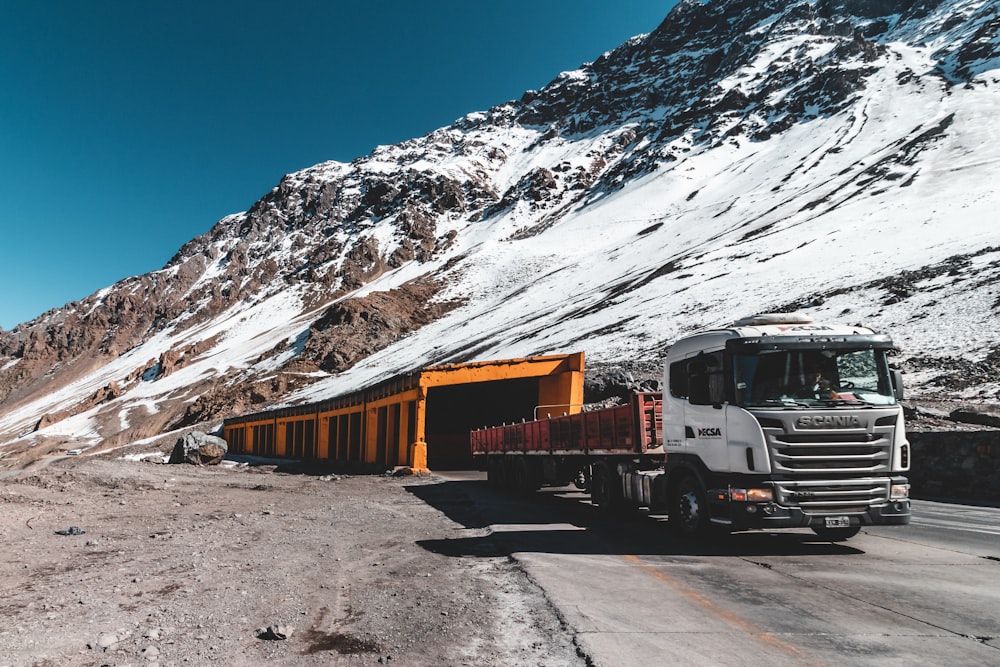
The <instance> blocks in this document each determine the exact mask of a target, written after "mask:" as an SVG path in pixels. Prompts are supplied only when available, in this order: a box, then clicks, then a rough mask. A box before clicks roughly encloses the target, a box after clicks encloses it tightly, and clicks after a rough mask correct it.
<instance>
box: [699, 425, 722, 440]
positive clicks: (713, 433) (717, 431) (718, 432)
mask: <svg viewBox="0 0 1000 667" xmlns="http://www.w3.org/2000/svg"><path fill="white" fill-rule="evenodd" d="M698 437H699V438H721V437H722V429H721V428H719V427H717V426H716V427H712V428H700V429H698Z"/></svg>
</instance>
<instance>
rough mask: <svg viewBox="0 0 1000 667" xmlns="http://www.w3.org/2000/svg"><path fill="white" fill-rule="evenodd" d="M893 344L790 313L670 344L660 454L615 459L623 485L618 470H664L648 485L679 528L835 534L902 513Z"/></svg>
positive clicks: (898, 518)
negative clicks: (626, 461)
mask: <svg viewBox="0 0 1000 667" xmlns="http://www.w3.org/2000/svg"><path fill="white" fill-rule="evenodd" d="M893 348H894V346H893V343H892V341H891V340H890V338H889V337H888V336H887V335H884V334H879V333H876V332H874V331H872V330H871V329H868V328H864V327H859V326H842V325H832V324H821V323H814V322H812V321H811V320H810V319H809V318H808V317H806V316H804V315H802V314H797V313H796V314H767V315H757V316H753V317H748V318H744V319H742V320H739V321H737V322H735V323H734V324H733V325H732V326H730V327H727V328H724V329H718V330H712V331H706V332H702V333H697V334H693V335H691V336H688V337H686V338H683V339H681V340H679V341H677V342H676V343H675V344H674V345H673V347H671V348H670V350H669V352H668V354H667V357H666V361H665V369H664V373H665V377H664V384H663V407H662V433H663V453H664V454H665V461H664V465H663V467H662V468H660V469H659V470H657V471H655V472H654V471H652V470H647V471H626V470H622V473H624V474H625V477H626V479H625V480H624V482H625V483H624V485H623V486H624V489H623V490H624V495H625V496H626V497H629V496H632V495H633V494H632V493H630V489H631V488H633V485H634V484H635V483H634V482H632V481H631V480H629V479H628V478H629V477H635V476H636V475H644V476H645V475H650V474H655V475H656V476H657V477H659V476H660V475H663V477H660V478H659V479H657V480H656V483H655V486H660V487H661V488H662V492H661V493H662V495H663V496H664V497H665V499H666V501H667V503H668V504H669V512H670V519H671V523H672V524H674V523H675V522H676V525H679V527H680V528H681V530H683V531H685V532H692V533H693V532H700V531H702V530H704V529H706V528H707V527H708V526H710V525H712V524H715V525H718V526H723V527H726V528H728V529H730V530H740V529H747V528H790V527H809V528H811V529H813V531H815V532H816V533H817V534H818V535H820V536H821V537H824V538H828V539H832V540H839V539H847V538H849V537H851V536H853V535H854V534H856V533H857V532H858V531H859V530H860V529H861V527H863V526H868V525H888V524H906V523H909V520H910V501H909V484H908V481H907V478H906V477H905V473H906V472H907V471H908V470H909V467H910V446H909V443H908V442H907V440H906V432H905V430H904V427H903V411H902V408H901V406H900V405H899V402H898V401H899V399H901V398H902V384H901V376H900V374H899V373H898V372H897V371H893V370H891V369H890V367H889V363H888V359H887V354H888V352H889V351H890V350H892V349H893ZM664 485H665V488H664ZM650 487H651V485H650V484H649V483H647V485H646V488H650ZM637 488H642V483H641V481H640V482H639V483H638V487H637ZM657 495H661V494H659V493H658V494H657ZM629 499H630V500H633V501H637V500H640V499H637V498H629Z"/></svg>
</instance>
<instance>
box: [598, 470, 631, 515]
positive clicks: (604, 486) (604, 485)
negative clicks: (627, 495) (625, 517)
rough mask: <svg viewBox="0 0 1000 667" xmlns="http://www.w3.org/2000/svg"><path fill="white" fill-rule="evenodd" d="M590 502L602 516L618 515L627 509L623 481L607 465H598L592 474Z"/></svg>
mask: <svg viewBox="0 0 1000 667" xmlns="http://www.w3.org/2000/svg"><path fill="white" fill-rule="evenodd" d="M590 502H592V503H593V504H594V505H597V508H598V509H599V510H600V511H601V513H602V514H617V513H619V512H621V511H622V510H623V509H624V507H625V499H624V498H623V497H622V485H621V479H620V478H619V477H618V475H617V474H616V473H615V472H614V471H613V470H612V469H611V468H610V467H609V466H608V465H606V464H604V463H597V464H595V465H594V466H593V468H592V469H591V473H590Z"/></svg>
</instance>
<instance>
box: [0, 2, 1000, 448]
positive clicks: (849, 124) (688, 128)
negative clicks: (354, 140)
mask: <svg viewBox="0 0 1000 667" xmlns="http://www.w3.org/2000/svg"><path fill="white" fill-rule="evenodd" d="M998 25H1000V19H998V7H997V3H996V2H982V1H974V0H951V1H940V2H913V1H906V0H871V1H867V2H866V1H864V0H850V1H841V2H826V1H817V2H797V3H784V2H776V1H768V2H762V3H761V2H748V1H746V0H728V1H723V2H709V3H707V4H702V3H699V2H696V1H693V0H684V1H683V2H681V3H680V4H678V5H677V6H676V7H675V8H674V9H673V10H672V11H671V12H670V14H669V15H668V16H667V18H666V19H665V20H664V22H663V23H661V24H660V26H658V27H657V28H656V29H654V30H653V31H652V32H651V33H649V34H647V35H643V36H638V37H635V38H632V39H631V40H628V41H627V42H626V43H625V44H623V45H622V46H621V47H619V48H617V49H614V50H612V51H609V52H607V53H605V54H603V55H602V56H600V57H599V58H598V59H596V60H595V61H594V62H593V63H588V64H585V65H583V66H582V67H581V68H579V69H578V70H574V71H571V72H564V73H561V74H559V75H558V76H557V77H555V78H554V79H553V81H552V82H551V83H550V84H548V85H547V86H545V87H544V88H543V89H541V90H539V91H528V92H526V93H525V94H524V95H523V96H522V97H521V99H519V100H516V101H511V102H507V103H504V104H501V105H497V106H495V107H493V108H491V109H489V110H486V111H481V112H473V113H470V114H468V115H466V116H464V117H463V118H460V119H458V120H457V121H456V122H455V123H454V124H453V125H451V126H448V127H445V128H441V129H439V130H435V131H434V132H431V133H429V134H427V135H425V136H424V137H420V138H416V139H412V140H408V141H404V142H401V143H399V144H395V145H393V146H379V147H377V148H376V149H375V150H373V151H372V153H370V154H369V155H367V156H364V157H359V158H357V159H355V160H353V161H352V162H350V163H341V162H325V163H321V164H319V165H316V166H313V167H310V168H308V169H304V170H301V171H299V172H295V173H293V174H289V175H286V176H285V177H283V178H282V179H281V181H280V182H279V183H278V185H277V186H276V187H275V188H274V189H272V190H271V192H269V193H267V194H266V195H265V196H264V197H262V198H261V199H260V200H258V202H256V203H255V204H254V205H253V206H252V207H251V208H250V209H249V210H247V211H245V212H243V213H238V214H233V215H230V216H226V217H224V218H223V219H222V220H220V221H219V222H218V223H217V224H216V225H215V226H214V227H213V228H212V229H211V230H209V231H208V232H207V233H206V234H203V235H201V236H198V237H196V238H195V239H192V240H191V241H190V242H188V243H187V244H185V245H184V246H182V248H180V249H179V250H178V252H177V253H176V254H175V256H174V257H173V258H172V259H171V260H170V261H169V262H168V263H167V264H166V265H165V266H164V268H163V269H160V270H159V271H154V272H151V273H149V274H145V275H143V276H135V277H132V278H127V279H125V280H123V281H120V282H119V283H116V284H115V285H113V286H110V287H108V288H105V289H104V290H100V291H99V292H97V293H95V294H94V295H91V296H90V297H87V298H86V299H83V300H81V301H79V302H74V303H71V304H67V306H65V307H64V308H62V309H56V310H54V311H50V312H49V313H46V314H44V315H42V316H41V317H39V318H37V319H36V320H34V321H32V322H30V323H25V324H23V325H19V326H18V327H15V329H13V330H12V331H5V332H0V443H6V445H4V446H6V447H7V448H9V449H10V450H11V451H13V450H20V449H25V448H37V449H39V450H44V449H45V448H52V447H58V446H61V445H62V444H63V443H65V442H79V441H84V442H88V443H94V444H96V443H102V445H103V446H119V445H124V444H127V443H129V442H134V441H137V440H142V439H143V438H150V437H156V436H158V435H160V434H163V433H170V432H173V431H174V430H176V429H179V428H185V427H188V426H191V425H194V424H204V423H211V422H212V421H213V420H216V421H217V420H219V419H220V418H221V417H224V416H226V415H228V414H232V413H235V412H245V411H250V410H255V409H260V408H262V407H265V406H268V405H271V404H274V403H276V402H301V401H307V400H313V399H315V398H317V397H322V396H330V395H335V394H337V393H343V392H344V391H348V390H350V389H352V388H357V387H358V386H360V385H363V384H365V383H368V382H371V381H375V380H377V379H380V378H384V377H387V376H390V375H392V374H393V373H399V372H405V371H408V370H412V369H413V368H415V367H418V366H421V365H427V364H431V363H447V362H452V361H467V360H471V359H473V358H480V357H483V358H486V357H493V358H496V357H497V356H525V355H529V354H537V353H544V352H552V351H565V350H567V349H570V348H574V347H580V348H583V349H586V351H587V353H588V356H589V357H590V358H591V359H593V360H594V361H596V362H599V363H610V362H613V361H615V360H616V359H618V360H621V361H623V362H624V361H641V362H643V363H647V362H652V361H655V359H656V358H658V356H659V355H660V354H662V350H663V349H665V346H667V345H669V343H670V341H671V340H673V339H675V338H676V337H677V336H678V335H682V334H683V333H686V332H688V331H691V330H694V329H696V328H699V327H702V326H715V325H720V324H723V323H724V322H725V321H727V320H731V319H735V317H737V316H741V315H745V314H747V312H744V311H749V310H767V309H774V308H778V307H784V306H789V307H791V306H797V307H798V306H806V307H807V308H809V309H810V310H812V311H814V313H815V314H816V315H817V316H819V317H834V318H844V317H850V318H856V317H861V316H863V317H864V319H865V321H866V323H867V322H870V323H872V324H873V325H875V326H879V327H882V328H886V329H888V330H889V331H890V333H893V334H896V335H897V336H898V337H899V340H900V342H901V344H902V345H903V347H904V354H903V357H902V359H901V361H902V362H904V363H905V362H906V361H907V359H908V358H909V357H913V358H924V357H927V356H928V355H924V354H917V353H909V354H908V353H907V352H906V349H907V348H908V347H915V348H916V349H917V350H920V349H922V348H925V347H927V346H928V344H936V342H937V340H938V338H940V337H941V334H940V333H938V332H935V331H934V330H933V328H932V327H928V326H927V321H928V318H930V320H938V321H939V323H947V322H952V328H954V329H955V330H956V333H957V334H958V335H961V336H962V337H963V338H962V340H963V343H962V344H961V345H958V346H956V345H955V344H954V342H949V343H948V344H947V345H944V346H943V348H942V349H941V350H940V352H941V353H942V354H941V355H940V358H941V359H946V358H949V357H955V356H956V355H957V356H959V357H963V358H969V359H987V358H992V357H990V355H992V354H994V353H995V352H996V348H995V346H992V347H991V345H992V343H991V340H990V339H989V336H988V335H986V326H985V324H984V323H985V322H988V321H989V320H990V318H991V317H995V310H996V308H997V305H996V302H1000V297H997V296H996V288H995V279H996V276H997V275H998V273H1000V268H998V265H997V262H996V256H997V255H998V254H1000V253H998V251H997V250H996V249H995V246H996V234H995V232H993V228H992V227H991V225H990V222H989V221H990V218H989V217H988V216H989V214H990V210H991V206H992V204H995V202H996V201H997V199H998V197H997V192H996V188H995V185H993V183H992V180H993V179H992V178H991V174H992V171H991V166H992V165H995V164H996V163H997V161H998V160H1000V155H998V151H997V149H994V148H993V147H992V144H991V142H990V141H989V140H990V139H992V138H994V136H993V134H992V133H991V130H990V129H989V119H990V117H991V116H992V117H995V115H994V114H995V112H996V111H998V110H1000V109H998V107H1000V98H998V97H997V76H998V74H1000V46H998V44H1000V42H998V38H997V28H998ZM993 171H995V168H993ZM872 202H875V203H872ZM956 209H957V210H960V211H962V212H963V214H964V215H965V216H966V218H967V219H966V220H965V221H964V225H965V229H964V230H963V233H958V231H957V230H956V229H954V225H952V224H949V222H948V217H949V216H948V215H946V213H945V211H949V212H950V211H953V210H956ZM901 217H906V220H901ZM909 220H912V221H913V222H909ZM920 228H926V229H924V230H921V229H920ZM921 232H923V233H921ZM931 232H933V233H931ZM914 236H916V237H917V239H916V240H914V238H912V237H914ZM859 239H860V242H859ZM922 241H927V242H926V243H922ZM859 253H860V256H861V257H863V258H864V261H853V258H855V257H857V256H859ZM949 258H951V259H949ZM830 259H836V260H837V266H836V267H835V268H829V269H828V271H829V272H830V275H829V276H816V275H815V269H816V267H820V266H823V265H824V260H826V261H829V260H830ZM949 261H951V262H952V265H950V268H949V269H947V270H944V271H939V270H937V269H935V268H934V267H938V268H940V266H943V265H947V263H948V262H949ZM939 265H940V266H939ZM951 271H957V273H954V274H953V275H951V276H949V275H948V274H949V272H951ZM907 272H914V273H913V274H912V275H910V274H909V273H907ZM921 272H922V273H921ZM949 277H950V278H951V279H952V281H951V283H950V284H947V285H945V284H944V283H943V281H945V279H947V278H949ZM893 281H897V282H899V284H908V285H909V288H908V289H903V288H900V290H902V291H899V290H897V291H896V292H893V289H895V288H894V287H893V285H894V284H895V283H894V282H893ZM972 285H975V288H974V289H973V290H972V291H973V292H974V293H975V294H977V295H978V296H979V297H982V298H981V299H979V300H982V301H983V303H979V301H978V300H977V301H976V303H975V304H968V305H967V310H968V313H966V314H965V315H962V316H961V317H955V316H954V314H953V312H952V308H951V305H950V304H951V303H952V302H959V301H961V300H962V298H963V297H961V295H960V294H959V293H960V291H961V289H966V290H968V289H970V286H972ZM963 286H964V287H963ZM904 292H906V293H907V296H905V297H902V296H901V295H902V294H903V293H904ZM884 293H887V294H895V295H896V296H897V297H899V298H898V300H897V301H894V302H891V303H887V301H888V300H889V298H890V297H885V296H884ZM934 293H942V294H943V293H948V294H949V295H951V294H954V296H953V297H952V298H951V299H947V300H944V301H945V303H944V304H941V301H940V300H939V301H938V302H937V303H938V306H937V308H938V310H937V311H935V310H934V306H930V307H928V306H926V305H925V303H926V302H930V301H933V300H934V299H933V296H932V295H933V294H934ZM991 299H992V300H991ZM963 303H964V302H963ZM906 309H909V311H910V312H906ZM897 312H898V314H897ZM961 312H964V311H961ZM912 313H924V315H923V317H920V318H918V319H917V320H911V314H912ZM969 313H972V314H973V315H969ZM977 320H978V323H977ZM957 323H960V324H957ZM930 356H931V357H934V355H930ZM921 363H922V364H923V365H921V364H916V365H914V367H913V368H911V369H909V370H912V371H913V373H912V379H913V380H914V382H915V386H917V387H921V388H922V389H921V390H922V391H927V392H931V393H933V392H944V393H948V392H952V393H954V394H955V395H956V396H959V395H961V396H965V397H968V396H973V395H974V396H977V397H979V398H980V399H982V398H986V399H989V400H995V399H996V398H997V390H998V389H1000V388H998V387H997V386H996V385H995V383H992V382H991V381H988V380H984V381H983V382H980V383H978V384H975V385H974V386H971V388H970V387H965V388H963V389H960V390H958V389H955V388H953V387H951V385H948V384H947V383H945V384H944V385H941V384H935V383H934V379H935V378H936V377H939V376H944V375H947V369H942V368H940V367H939V366H941V363H939V364H937V366H935V363H934V362H932V361H931V362H921ZM942 363H944V362H942ZM969 391H972V392H973V394H969V393H968V392H969ZM962 392H965V393H962ZM975 392H978V393H975Z"/></svg>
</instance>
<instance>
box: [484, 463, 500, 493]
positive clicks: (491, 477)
mask: <svg viewBox="0 0 1000 667" xmlns="http://www.w3.org/2000/svg"><path fill="white" fill-rule="evenodd" d="M486 483H487V484H489V485H490V486H492V487H494V488H498V487H499V486H500V479H499V478H498V476H497V457H496V456H487V458H486Z"/></svg>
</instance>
